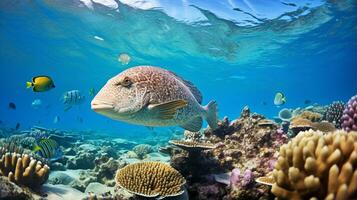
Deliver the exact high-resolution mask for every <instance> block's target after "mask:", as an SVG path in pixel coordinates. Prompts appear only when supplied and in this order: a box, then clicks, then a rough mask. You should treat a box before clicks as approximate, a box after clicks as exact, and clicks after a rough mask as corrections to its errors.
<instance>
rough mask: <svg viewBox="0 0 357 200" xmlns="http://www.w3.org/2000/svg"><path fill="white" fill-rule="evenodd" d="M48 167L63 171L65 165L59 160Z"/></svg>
mask: <svg viewBox="0 0 357 200" xmlns="http://www.w3.org/2000/svg"><path fill="white" fill-rule="evenodd" d="M50 167H51V169H52V170H59V171H65V170H66V166H64V165H63V164H62V163H60V162H54V163H51V164H50Z"/></svg>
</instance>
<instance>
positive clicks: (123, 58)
mask: <svg viewBox="0 0 357 200" xmlns="http://www.w3.org/2000/svg"><path fill="white" fill-rule="evenodd" d="M130 59H131V58H130V56H129V55H128V54H126V53H122V54H120V55H119V56H118V61H119V62H120V63H121V64H122V65H127V64H129V62H130Z"/></svg>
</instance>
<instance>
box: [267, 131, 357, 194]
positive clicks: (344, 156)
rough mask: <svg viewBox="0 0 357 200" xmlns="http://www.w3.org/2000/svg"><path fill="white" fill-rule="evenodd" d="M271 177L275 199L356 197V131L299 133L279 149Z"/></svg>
mask: <svg viewBox="0 0 357 200" xmlns="http://www.w3.org/2000/svg"><path fill="white" fill-rule="evenodd" d="M273 177H274V180H275V183H274V184H273V187H272V190H271V191H272V193H273V194H275V195H276V196H277V197H278V199H289V200H304V199H326V200H333V199H336V200H345V199H355V198H357V181H356V180H357V132H351V133H347V132H344V131H336V132H334V133H329V134H325V135H324V134H323V133H322V132H320V131H312V130H310V131H305V132H300V133H299V134H298V135H297V136H296V137H295V138H294V139H293V140H292V141H290V142H289V143H288V144H285V145H283V146H282V147H281V148H280V156H279V159H278V163H277V164H276V165H275V169H274V171H273Z"/></svg>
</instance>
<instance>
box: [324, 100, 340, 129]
mask: <svg viewBox="0 0 357 200" xmlns="http://www.w3.org/2000/svg"><path fill="white" fill-rule="evenodd" d="M344 109H345V104H344V103H343V102H342V101H334V102H332V103H331V104H330V105H328V106H327V108H326V112H325V113H324V116H323V119H324V120H327V121H328V122H331V123H333V124H335V126H336V128H341V117H342V114H343V110H344Z"/></svg>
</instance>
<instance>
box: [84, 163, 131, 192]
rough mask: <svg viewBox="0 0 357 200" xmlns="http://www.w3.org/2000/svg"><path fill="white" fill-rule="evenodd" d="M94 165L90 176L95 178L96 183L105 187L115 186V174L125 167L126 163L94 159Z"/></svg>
mask: <svg viewBox="0 0 357 200" xmlns="http://www.w3.org/2000/svg"><path fill="white" fill-rule="evenodd" d="M95 163H96V166H95V168H94V170H91V172H90V173H91V174H92V176H94V177H96V178H97V180H98V182H100V183H102V184H105V185H107V186H114V185H115V182H114V176H115V172H116V171H117V170H118V169H120V168H123V167H124V166H125V165H126V162H124V161H121V160H116V159H114V158H112V157H111V158H109V159H107V160H103V159H98V158H96V160H95Z"/></svg>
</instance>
